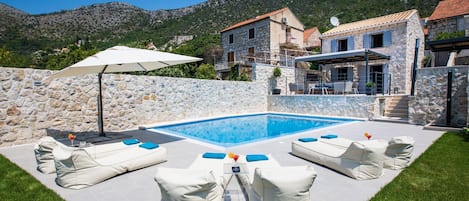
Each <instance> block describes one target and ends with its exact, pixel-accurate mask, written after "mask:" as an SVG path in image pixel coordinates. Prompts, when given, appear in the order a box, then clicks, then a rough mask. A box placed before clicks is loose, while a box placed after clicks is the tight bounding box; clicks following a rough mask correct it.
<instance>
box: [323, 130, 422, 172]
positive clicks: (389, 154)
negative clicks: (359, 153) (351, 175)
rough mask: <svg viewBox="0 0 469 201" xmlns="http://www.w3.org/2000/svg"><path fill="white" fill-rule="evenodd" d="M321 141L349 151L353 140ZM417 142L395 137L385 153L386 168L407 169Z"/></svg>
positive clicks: (409, 138) (405, 137)
mask: <svg viewBox="0 0 469 201" xmlns="http://www.w3.org/2000/svg"><path fill="white" fill-rule="evenodd" d="M319 141H321V142H324V143H327V144H330V145H334V146H337V147H339V148H342V149H347V148H348V147H349V146H350V144H352V142H354V141H353V140H350V139H346V138H340V137H339V138H333V139H323V138H320V139H319ZM414 143H415V140H414V139H413V138H412V137H410V136H398V137H393V138H391V140H389V142H388V146H387V147H386V151H385V153H384V157H385V159H384V168H387V169H392V170H398V169H402V168H405V167H407V166H408V165H409V163H410V159H411V157H412V152H413V150H414Z"/></svg>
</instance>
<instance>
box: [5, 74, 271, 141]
mask: <svg viewBox="0 0 469 201" xmlns="http://www.w3.org/2000/svg"><path fill="white" fill-rule="evenodd" d="M51 73H52V71H47V70H33V69H25V68H0V81H1V85H0V87H1V88H0V92H1V93H0V146H8V145H13V144H23V143H27V142H33V141H36V140H37V139H38V138H40V137H42V136H44V135H46V129H56V130H61V131H73V132H83V131H96V130H97V123H96V119H97V112H96V111H97V109H96V107H97V99H96V96H97V93H98V78H97V76H96V75H85V76H78V77H71V78H60V79H55V80H52V81H51V82H42V84H41V83H39V82H40V81H41V80H43V78H46V77H48V76H49V75H50V74H51ZM266 110H267V89H266V85H265V84H264V83H261V82H233V81H218V80H198V79H187V78H169V77H155V76H132V75H119V74H105V75H103V111H104V130H105V131H122V130H127V129H136V128H137V127H138V126H139V125H143V124H151V123H157V122H163V121H173V120H183V119H192V118H200V117H211V116H221V115H233V114H242V113H253V112H265V111H266Z"/></svg>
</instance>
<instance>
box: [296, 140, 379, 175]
mask: <svg viewBox="0 0 469 201" xmlns="http://www.w3.org/2000/svg"><path fill="white" fill-rule="evenodd" d="M386 147H387V142H386V141H383V140H369V141H361V142H352V143H351V144H350V146H349V147H347V148H346V149H344V148H339V147H337V146H335V145H331V144H327V143H324V142H321V141H316V142H301V141H294V142H292V154H294V155H296V156H298V157H301V158H304V159H306V160H309V161H312V162H315V163H318V164H321V165H324V166H326V167H329V168H331V169H333V170H336V171H338V172H341V173H343V174H345V175H347V176H350V177H352V178H354V179H357V180H365V179H375V178H378V177H380V176H381V175H382V173H383V164H384V152H385V150H386Z"/></svg>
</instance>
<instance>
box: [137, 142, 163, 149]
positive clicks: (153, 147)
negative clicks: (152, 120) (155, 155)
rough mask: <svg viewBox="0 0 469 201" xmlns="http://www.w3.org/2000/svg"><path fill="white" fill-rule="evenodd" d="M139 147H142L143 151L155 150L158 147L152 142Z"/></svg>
mask: <svg viewBox="0 0 469 201" xmlns="http://www.w3.org/2000/svg"><path fill="white" fill-rule="evenodd" d="M138 146H139V147H142V148H145V149H155V148H158V147H159V145H158V144H155V143H153V142H145V143H143V144H141V145H138Z"/></svg>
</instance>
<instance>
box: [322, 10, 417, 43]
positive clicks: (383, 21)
mask: <svg viewBox="0 0 469 201" xmlns="http://www.w3.org/2000/svg"><path fill="white" fill-rule="evenodd" d="M415 13H417V10H415V9H413V10H408V11H404V12H400V13H394V14H390V15H385V16H381V17H375V18H370V19H366V20H362V21H357V22H351V23H347V24H341V25H339V26H337V27H335V28H333V29H331V30H329V31H326V32H324V33H323V34H322V35H323V36H330V35H335V34H340V33H345V32H350V31H356V30H361V29H366V28H373V27H378V26H383V25H389V24H397V23H400V22H405V21H407V20H408V19H409V18H410V16H412V15H413V14H415Z"/></svg>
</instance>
